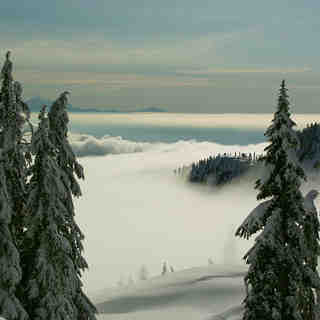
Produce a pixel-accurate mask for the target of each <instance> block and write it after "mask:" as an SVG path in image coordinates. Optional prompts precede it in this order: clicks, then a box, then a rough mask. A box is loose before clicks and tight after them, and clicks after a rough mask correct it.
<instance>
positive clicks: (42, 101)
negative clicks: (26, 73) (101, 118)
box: [26, 97, 167, 113]
mask: <svg viewBox="0 0 320 320" xmlns="http://www.w3.org/2000/svg"><path fill="white" fill-rule="evenodd" d="M26 103H27V104H28V106H29V108H30V111H31V112H39V111H40V110H41V108H42V106H43V105H46V106H47V107H48V108H49V107H50V106H51V105H52V103H53V101H50V100H48V99H46V98H42V97H32V98H30V99H29V100H27V101H26ZM68 111H69V112H79V113H92V112H99V113H101V112H107V113H134V112H167V111H166V110H164V109H160V108H157V107H149V108H142V109H137V110H130V111H123V110H118V109H102V108H101V109H96V108H79V107H74V106H72V105H71V104H69V105H68Z"/></svg>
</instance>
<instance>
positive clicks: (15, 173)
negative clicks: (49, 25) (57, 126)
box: [0, 52, 28, 320]
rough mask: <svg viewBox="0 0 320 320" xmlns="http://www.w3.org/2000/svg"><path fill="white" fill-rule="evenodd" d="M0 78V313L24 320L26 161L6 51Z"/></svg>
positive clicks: (25, 317)
mask: <svg viewBox="0 0 320 320" xmlns="http://www.w3.org/2000/svg"><path fill="white" fill-rule="evenodd" d="M0 80H1V81H2V86H1V92H0V127H1V154H0V315H1V316H3V317H5V318H6V319H8V320H15V319H19V320H24V319H27V318H28V316H27V313H26V311H25V310H24V308H23V307H22V304H21V302H20V301H19V299H18V298H17V288H18V285H19V283H20V280H21V277H22V269H21V265H20V254H19V248H20V247H21V239H22V233H23V224H22V218H23V216H24V214H25V209H24V208H25V200H24V199H25V195H26V190H25V185H26V170H25V169H26V161H25V156H24V153H23V150H22V141H21V139H22V133H21V121H20V118H19V114H18V110H17V109H18V101H17V99H16V97H15V85H14V81H13V76H12V62H11V60H10V52H8V53H7V54H6V60H5V63H4V66H3V68H2V70H1V75H0Z"/></svg>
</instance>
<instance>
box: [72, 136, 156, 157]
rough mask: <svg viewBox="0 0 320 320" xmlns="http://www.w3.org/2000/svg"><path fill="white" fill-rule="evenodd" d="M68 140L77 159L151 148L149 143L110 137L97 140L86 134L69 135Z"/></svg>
mask: <svg viewBox="0 0 320 320" xmlns="http://www.w3.org/2000/svg"><path fill="white" fill-rule="evenodd" d="M69 140H70V144H71V146H72V149H73V151H74V153H75V154H76V155H77V156H78V157H85V156H102V155H108V154H121V153H134V152H142V151H146V150H148V149H151V147H152V144H151V143H147V142H145V143H143V142H134V141H129V140H125V139H122V138H121V137H111V136H103V137H102V138H100V139H98V138H95V137H93V136H91V135H87V134H70V135H69Z"/></svg>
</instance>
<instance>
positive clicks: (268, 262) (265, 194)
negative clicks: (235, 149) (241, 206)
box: [236, 81, 320, 320]
mask: <svg viewBox="0 0 320 320" xmlns="http://www.w3.org/2000/svg"><path fill="white" fill-rule="evenodd" d="M294 126H295V123H294V122H293V121H292V120H291V118H290V112H289V101H288V95H287V89H286V87H285V82H284V81H282V83H281V88H280V94H279V99H278V107H277V110H276V112H275V114H274V118H273V120H272V124H271V125H270V127H269V128H268V129H267V131H266V133H265V135H266V136H267V137H268V139H269V142H270V144H269V145H268V146H267V147H266V149H265V151H266V155H265V156H264V159H263V160H264V164H265V167H266V168H267V170H268V172H269V173H268V174H267V175H266V176H265V177H263V178H262V179H259V180H258V181H257V182H256V188H257V189H258V190H259V193H258V196H257V199H258V200H261V199H265V198H269V199H270V198H271V199H270V200H269V203H268V206H267V208H266V212H265V213H264V215H263V219H261V220H259V222H258V223H257V224H256V225H255V226H254V228H256V229H258V230H262V232H261V233H260V234H259V236H258V237H257V238H256V241H255V244H254V246H253V247H252V248H251V249H250V250H249V251H248V252H247V253H246V255H245V256H244V259H245V260H246V262H247V264H249V265H250V266H249V270H248V274H247V275H246V277H245V283H246V287H247V296H246V298H245V300H244V305H245V312H244V316H243V319H244V320H256V319H259V320H264V319H266V320H267V319H268V320H270V319H275V320H276V319H281V320H283V319H290V320H291V319H292V320H305V319H308V320H309V319H310V320H314V319H316V317H317V316H316V306H315V295H314V293H313V289H316V290H319V289H320V279H319V275H318V273H317V271H316V269H315V267H314V259H310V248H314V249H312V250H316V251H317V250H318V246H316V245H315V243H316V242H317V238H316V237H317V236H316V234H317V232H312V235H310V236H311V237H313V239H308V238H307V237H306V233H308V232H307V230H308V228H311V226H310V221H311V220H312V219H311V220H310V219H309V218H306V217H307V214H306V210H305V208H304V203H303V197H302V194H301V192H300V190H299V188H300V185H301V180H302V179H305V174H304V172H303V170H302V168H301V167H300V166H299V164H298V161H297V157H296V149H297V147H298V139H297V136H296V134H295V132H294V131H293V127H294ZM313 228H314V227H313ZM316 228H317V227H316ZM256 231H257V230H256ZM236 235H240V236H242V235H246V230H243V228H242V227H240V228H239V229H238V230H237V232H236ZM313 253H315V251H313ZM311 254H312V253H311ZM317 254H318V251H317Z"/></svg>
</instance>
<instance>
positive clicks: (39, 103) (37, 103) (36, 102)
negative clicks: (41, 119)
mask: <svg viewBox="0 0 320 320" xmlns="http://www.w3.org/2000/svg"><path fill="white" fill-rule="evenodd" d="M26 103H27V104H28V106H29V108H30V111H31V112H39V111H40V110H41V108H42V107H43V106H44V105H46V106H47V107H49V106H51V104H52V101H50V100H48V99H44V98H41V97H32V98H30V99H29V100H27V101H26Z"/></svg>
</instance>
